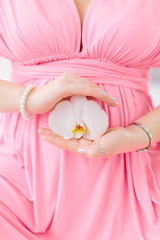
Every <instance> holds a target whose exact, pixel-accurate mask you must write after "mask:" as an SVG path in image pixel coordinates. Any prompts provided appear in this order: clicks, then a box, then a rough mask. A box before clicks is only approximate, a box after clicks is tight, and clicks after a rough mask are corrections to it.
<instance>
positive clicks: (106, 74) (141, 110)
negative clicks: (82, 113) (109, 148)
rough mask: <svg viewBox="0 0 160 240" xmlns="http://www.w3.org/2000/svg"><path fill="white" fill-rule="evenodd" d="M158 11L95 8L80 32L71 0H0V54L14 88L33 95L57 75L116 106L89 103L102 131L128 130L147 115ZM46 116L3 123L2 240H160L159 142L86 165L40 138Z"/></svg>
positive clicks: (134, 4) (140, 1) (151, 4)
mask: <svg viewBox="0 0 160 240" xmlns="http://www.w3.org/2000/svg"><path fill="white" fill-rule="evenodd" d="M159 12H160V1H159V0H150V1H144V0H137V1H135V0H132V1H127V0H124V1H118V0H107V1H106V0H99V1H98V0H92V1H91V4H90V6H89V8H88V10H87V13H86V16H85V19H84V23H83V28H82V29H81V25H80V18H79V15H78V11H77V9H76V5H75V3H74V0H59V1H57V0H47V1H43V0H34V1H33V0H19V1H17V0H0V56H3V57H5V58H8V59H10V60H11V62H12V69H13V70H12V76H11V80H12V82H14V83H16V84H20V85H24V86H28V85H30V84H35V85H36V86H37V87H40V86H43V85H45V84H47V83H48V82H49V81H50V80H54V79H55V78H56V77H58V76H60V75H61V74H63V73H64V72H72V73H75V74H77V75H79V76H81V77H85V78H87V79H89V80H90V81H92V82H94V83H96V84H97V85H98V86H99V87H100V88H102V90H104V91H106V92H107V93H108V94H109V95H110V96H113V97H116V99H117V101H118V103H119V104H118V107H116V108H112V107H110V106H108V105H106V104H104V103H103V102H101V101H100V100H98V99H95V101H97V102H98V103H99V104H100V106H101V107H102V108H103V109H104V110H105V111H106V113H107V115H108V118H109V128H110V127H116V126H123V127H126V126H128V125H129V124H131V123H132V122H133V121H135V120H136V119H138V118H139V117H141V116H143V115H144V114H146V113H147V112H149V111H151V110H152V109H153V108H154V106H153V103H152V99H151V97H150V95H149V92H148V88H149V81H150V76H149V70H150V68H151V67H160V14H159ZM81 43H82V44H81ZM81 46H82V49H81ZM48 115H49V113H45V114H35V115H34V116H33V117H32V118H31V119H30V120H28V121H26V120H24V119H23V118H22V117H21V114H20V113H1V115H0V125H1V129H2V130H1V134H0V238H1V239H2V240H7V239H13V240H26V239H27V240H38V239H40V240H41V239H42V240H118V239H119V240H128V239H129V240H159V238H160V142H158V143H156V144H153V145H152V146H151V147H150V148H149V150H148V151H146V152H141V153H138V152H136V151H132V152H128V153H124V154H117V155H115V156H112V157H107V158H98V159H89V158H87V157H85V156H84V155H83V156H81V155H79V154H73V153H71V152H69V151H65V150H63V149H61V148H59V147H57V146H55V145H51V144H49V143H47V142H45V141H43V140H42V138H41V136H39V135H38V133H37V131H38V129H39V128H41V127H45V126H46V124H47V119H48Z"/></svg>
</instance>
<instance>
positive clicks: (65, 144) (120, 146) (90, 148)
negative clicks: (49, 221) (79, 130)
mask: <svg viewBox="0 0 160 240" xmlns="http://www.w3.org/2000/svg"><path fill="white" fill-rule="evenodd" d="M38 133H39V134H42V135H43V137H42V138H43V140H45V141H47V142H49V143H52V144H54V145H57V146H58V147H60V148H63V149H64V150H68V151H70V152H73V153H78V149H81V153H83V154H84V155H85V156H87V157H89V158H100V157H102V156H101V154H100V152H99V149H98V147H97V144H102V146H103V148H104V151H105V155H104V156H103V157H109V156H113V155H116V154H119V153H126V152H131V151H134V150H138V149H141V148H144V147H146V146H148V144H149V142H148V136H147V134H146V133H145V132H144V131H143V130H142V129H140V128H139V127H137V126H133V125H132V126H128V127H127V128H124V127H115V128H109V129H108V130H107V131H106V133H105V134H104V135H103V136H101V137H100V138H98V139H96V140H94V141H90V140H86V139H84V138H81V139H80V140H77V139H70V140H65V139H64V138H63V137H61V136H59V135H57V134H55V133H53V132H52V131H51V130H50V129H47V128H41V129H39V131H38ZM83 149H84V150H85V152H84V151H82V150H83Z"/></svg>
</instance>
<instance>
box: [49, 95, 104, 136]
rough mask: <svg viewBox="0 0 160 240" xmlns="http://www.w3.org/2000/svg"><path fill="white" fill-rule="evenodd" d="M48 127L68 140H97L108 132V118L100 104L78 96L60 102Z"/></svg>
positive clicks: (51, 115)
mask: <svg viewBox="0 0 160 240" xmlns="http://www.w3.org/2000/svg"><path fill="white" fill-rule="evenodd" d="M48 125H49V128H50V129H51V130H52V131H53V132H55V133H56V134H58V135H61V136H63V137H64V139H66V140H67V139H71V138H77V139H79V138H81V137H82V136H83V138H85V139H88V140H95V139H97V138H98V137H100V136H102V135H103V134H104V133H105V131H106V130H107V128H108V116H107V115H106V113H105V111H104V110H103V109H102V108H101V107H100V105H99V104H98V103H96V102H95V101H92V100H88V99H87V97H86V96H82V95H81V96H79V95H78V96H72V97H71V99H70V101H68V100H64V101H61V102H59V103H58V104H57V105H56V106H55V109H54V110H52V111H51V113H50V115H49V119H48Z"/></svg>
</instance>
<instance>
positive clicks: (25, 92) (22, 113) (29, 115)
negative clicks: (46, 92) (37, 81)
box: [20, 85, 35, 120]
mask: <svg viewBox="0 0 160 240" xmlns="http://www.w3.org/2000/svg"><path fill="white" fill-rule="evenodd" d="M34 87H35V86H34V85H30V86H28V87H26V89H25V90H24V92H23V95H22V97H21V100H20V112H21V115H22V117H23V118H24V119H27V120H28V119H30V118H31V117H32V115H33V113H30V114H26V111H25V104H26V99H27V97H28V94H29V92H30V91H31V89H32V88H34Z"/></svg>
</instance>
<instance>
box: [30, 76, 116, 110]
mask: <svg viewBox="0 0 160 240" xmlns="http://www.w3.org/2000/svg"><path fill="white" fill-rule="evenodd" d="M73 95H85V96H90V97H94V98H97V99H100V100H101V101H103V102H105V103H106V104H108V105H110V106H111V107H115V106H117V103H116V101H115V100H116V99H114V98H112V97H110V96H109V95H107V93H105V92H104V91H102V89H101V88H99V87H98V86H97V85H96V84H94V83H92V82H90V81H89V80H87V79H85V78H82V77H79V76H77V75H75V74H73V73H64V74H63V75H61V76H59V77H57V78H55V79H54V80H51V81H50V82H49V83H47V84H46V85H44V86H42V87H39V88H35V89H33V90H32V93H31V94H30V95H29V97H28V100H27V103H26V110H27V111H29V112H31V113H36V114H42V113H46V112H50V111H52V110H53V108H54V107H55V105H56V104H57V103H58V102H59V101H61V100H62V99H64V98H68V97H71V96H73Z"/></svg>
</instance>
